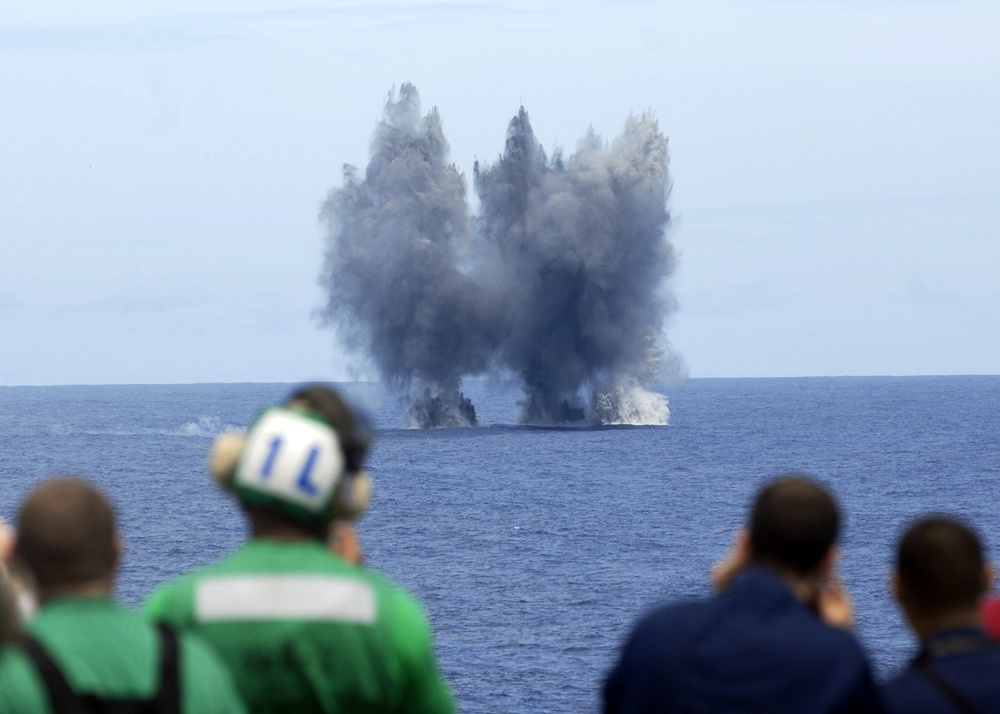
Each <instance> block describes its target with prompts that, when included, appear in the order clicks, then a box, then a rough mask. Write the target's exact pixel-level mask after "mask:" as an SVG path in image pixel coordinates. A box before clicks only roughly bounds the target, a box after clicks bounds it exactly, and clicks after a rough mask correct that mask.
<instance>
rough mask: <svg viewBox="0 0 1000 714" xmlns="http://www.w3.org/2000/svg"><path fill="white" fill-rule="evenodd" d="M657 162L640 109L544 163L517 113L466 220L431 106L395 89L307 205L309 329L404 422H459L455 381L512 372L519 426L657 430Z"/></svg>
mask: <svg viewBox="0 0 1000 714" xmlns="http://www.w3.org/2000/svg"><path fill="white" fill-rule="evenodd" d="M668 160H669V157H668V153H667V140H666V138H665V137H664V136H663V134H662V133H660V131H659V127H658V125H657V122H656V120H655V119H654V118H653V117H652V116H651V115H650V114H644V115H642V116H638V117H636V116H632V117H629V118H628V120H627V122H626V124H625V129H624V131H623V133H622V135H621V136H620V137H618V138H617V139H615V140H614V141H612V142H611V143H610V144H608V143H607V142H605V141H604V140H602V139H600V138H599V137H597V136H596V135H595V134H594V133H593V132H592V131H591V132H588V133H587V135H586V136H585V137H584V138H583V140H581V142H580V144H579V146H578V148H577V150H576V151H575V152H574V153H573V154H572V155H570V156H568V157H565V158H564V157H563V156H562V155H561V154H560V153H558V152H557V153H556V154H555V155H554V156H553V157H552V158H549V157H548V156H547V155H546V153H545V151H544V150H543V149H542V147H541V146H540V145H539V143H538V142H537V140H536V138H535V136H534V133H533V131H532V128H531V124H530V121H529V119H528V114H527V112H526V111H525V110H524V109H523V108H522V109H521V110H520V111H519V112H518V114H517V115H516V116H515V117H514V118H513V119H512V120H511V123H510V127H509V129H508V133H507V140H506V145H505V147H504V152H503V154H502V155H501V156H500V157H499V158H498V159H497V161H496V162H495V163H493V164H480V163H479V162H477V163H476V168H475V176H474V185H475V189H476V192H477V194H478V196H479V202H480V211H479V214H478V215H475V216H473V215H471V213H470V210H469V207H468V202H467V200H466V195H465V190H466V189H465V181H464V177H463V176H462V174H461V173H460V172H459V171H458V170H457V169H456V168H455V166H454V165H453V164H450V163H448V143H447V141H446V139H445V137H444V133H443V131H442V126H441V120H440V117H439V115H438V113H437V111H436V110H431V112H430V113H428V114H427V115H422V114H421V111H420V100H419V96H418V94H417V91H416V89H415V88H414V87H413V86H412V85H409V84H406V85H403V86H402V87H401V89H400V92H399V97H398V99H396V98H395V97H394V96H392V95H390V97H389V100H388V102H387V103H386V108H385V114H384V117H383V119H382V121H381V122H380V123H379V125H378V128H377V129H376V132H375V136H374V138H373V140H372V146H371V160H370V161H369V164H368V166H367V168H366V170H365V172H364V174H361V172H359V171H358V170H357V169H355V168H353V167H350V166H347V167H345V169H344V184H343V186H342V187H341V188H339V189H336V190H334V191H333V192H331V194H330V196H329V198H328V199H327V201H326V203H325V204H324V206H323V210H322V218H323V220H324V222H325V223H326V225H327V227H328V242H327V255H326V262H325V266H324V271H323V276H322V283H323V285H324V287H325V289H326V293H327V301H326V304H325V305H324V307H323V309H322V315H323V318H324V319H325V320H326V321H327V322H331V323H336V324H337V325H338V326H339V327H340V332H341V334H342V335H343V336H344V338H345V342H346V344H347V346H348V347H349V348H351V349H354V350H357V351H360V352H362V353H364V354H367V355H368V356H370V358H371V359H372V361H373V363H374V364H375V366H376V367H377V368H378V370H379V372H380V373H381V375H382V377H383V379H384V380H385V381H387V382H389V383H390V384H392V385H394V386H396V387H397V388H400V389H402V390H406V391H407V392H408V393H409V397H408V399H407V400H406V401H407V404H408V417H407V418H408V423H409V424H410V425H411V426H416V427H433V426H472V425H475V424H476V415H475V408H474V406H473V404H472V403H471V401H470V400H469V399H468V398H466V397H465V396H464V395H463V394H462V393H461V391H460V388H461V380H462V377H464V376H471V375H481V374H487V373H496V372H502V373H506V374H511V373H513V374H515V375H517V376H518V377H519V379H520V382H521V385H522V391H523V392H524V397H523V399H522V400H521V401H520V402H519V404H520V406H521V421H522V422H524V423H531V424H574V423H579V424H586V423H597V424H623V423H628V424H636V423H642V424H665V423H666V421H667V418H668V416H669V410H668V408H667V403H666V398H665V397H663V396H662V395H659V394H656V393H654V392H651V391H650V387H651V386H652V385H653V384H655V383H656V381H657V379H658V377H659V376H661V375H662V374H663V372H664V371H665V368H664V365H665V364H667V363H671V362H673V361H674V358H673V354H672V351H671V349H670V345H669V343H668V342H667V341H666V339H665V337H664V335H663V325H664V321H665V319H666V317H667V316H668V314H669V313H670V311H671V310H672V309H673V307H674V301H673V298H672V297H671V296H670V294H669V293H668V292H667V291H666V289H665V287H664V280H665V278H666V277H667V276H668V275H669V274H670V273H671V272H672V270H673V268H674V254H673V249H672V246H671V245H670V243H669V241H668V240H667V237H666V232H667V228H668V225H669V221H670V217H669V213H668V211H667V198H668V195H669V191H670V178H669V174H668V172H667V163H668Z"/></svg>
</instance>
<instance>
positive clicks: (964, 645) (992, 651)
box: [884, 516, 1000, 714]
mask: <svg viewBox="0 0 1000 714" xmlns="http://www.w3.org/2000/svg"><path fill="white" fill-rule="evenodd" d="M992 580H993V574H992V571H991V569H990V568H989V567H988V566H987V564H986V563H985V562H984V560H983V552H982V546H981V545H980V541H979V538H978V537H977V536H976V534H975V533H974V532H973V531H972V529H971V528H969V527H968V526H966V525H965V524H963V523H961V522H960V521H958V520H955V519H953V518H948V517H943V516H933V517H929V518H924V519H922V520H920V521H918V522H917V523H915V524H914V525H913V526H911V527H910V528H909V529H908V530H907V531H906V533H905V534H904V535H903V538H902V539H901V540H900V542H899V549H898V551H897V555H896V572H895V574H894V575H893V578H892V586H893V594H894V595H895V597H896V601H897V602H898V603H899V605H900V607H901V608H902V610H903V613H904V614H905V615H906V619H907V621H908V622H909V624H910V628H911V629H912V630H913V632H914V634H915V635H916V636H917V637H918V638H919V639H920V652H919V654H918V655H917V656H916V658H915V659H914V660H913V662H912V663H911V664H910V666H909V668H908V669H907V670H906V671H904V672H903V673H901V674H900V675H898V676H897V677H895V678H894V679H892V680H890V681H889V682H888V683H887V684H886V686H885V688H884V695H885V701H886V704H887V706H888V707H889V710H890V711H891V712H898V713H899V714H903V713H904V712H905V713H906V714H938V713H940V714H953V713H959V712H961V713H964V712H978V714H992V713H993V712H997V713H1000V643H997V642H996V641H995V640H992V639H990V638H989V637H987V636H986V634H985V633H984V632H983V629H982V625H981V622H980V618H979V602H980V600H981V599H982V598H983V596H984V595H985V594H986V593H987V592H988V591H989V589H990V586H991V583H992Z"/></svg>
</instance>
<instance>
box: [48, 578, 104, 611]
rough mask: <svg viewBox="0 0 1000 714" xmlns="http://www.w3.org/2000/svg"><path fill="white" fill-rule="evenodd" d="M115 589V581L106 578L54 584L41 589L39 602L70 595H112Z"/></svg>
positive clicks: (94, 596)
mask: <svg viewBox="0 0 1000 714" xmlns="http://www.w3.org/2000/svg"><path fill="white" fill-rule="evenodd" d="M113 591H114V583H113V582H112V581H108V580H106V579H103V578H101V579H96V580H86V581H84V582H80V583H73V584H71V585H52V586H50V587H47V588H42V589H39V591H38V602H39V603H41V604H42V605H45V604H46V603H48V602H50V601H52V600H56V599H59V598H68V597H93V598H106V597H111V593H112V592H113Z"/></svg>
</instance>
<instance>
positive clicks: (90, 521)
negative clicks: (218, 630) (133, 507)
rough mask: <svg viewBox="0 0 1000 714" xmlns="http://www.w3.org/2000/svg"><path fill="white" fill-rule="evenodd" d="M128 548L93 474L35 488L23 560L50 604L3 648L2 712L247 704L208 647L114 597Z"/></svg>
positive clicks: (22, 526) (206, 708)
mask: <svg viewBox="0 0 1000 714" xmlns="http://www.w3.org/2000/svg"><path fill="white" fill-rule="evenodd" d="M121 552H122V543H121V539H120V538H119V537H118V534H117V533H116V530H115V522H114V515H113V513H112V510H111V506H110V504H109V503H108V502H107V500H106V499H105V498H104V496H103V495H102V494H101V493H100V492H99V491H98V490H97V489H96V488H94V487H93V486H92V485H90V484H89V483H87V482H86V481H84V480H82V479H75V478H58V479H52V480H50V481H46V482H44V483H42V484H41V485H40V486H38V487H37V488H35V489H34V490H33V491H32V492H31V493H30V494H29V495H28V497H27V498H26V499H25V501H24V503H23V504H22V506H21V510H20V512H19V514H18V520H17V536H16V540H15V544H14V559H15V560H16V561H17V562H18V564H19V565H20V566H21V567H23V568H25V569H26V571H27V572H29V573H30V574H31V576H32V579H33V581H34V585H35V587H36V589H37V596H38V601H39V603H40V605H41V609H40V610H39V612H38V614H37V615H35V617H34V618H33V619H31V620H30V621H29V622H28V624H27V626H26V632H25V633H24V635H23V636H22V637H19V638H18V639H19V640H20V643H19V644H18V645H13V644H8V645H7V646H6V647H5V649H4V651H3V654H2V656H0V712H3V714H22V713H23V714H44V713H45V712H58V713H59V714H62V712H103V711H109V712H121V713H123V714H124V713H127V712H156V713H158V714H159V713H162V714H166V712H188V713H189V714H196V713H197V714H201V713H202V712H205V713H210V714H234V713H238V712H243V711H244V708H243V705H242V703H241V702H240V700H239V698H238V697H237V695H236V692H235V689H234V688H233V684H232V681H231V679H230V677H229V673H228V672H227V671H226V670H225V668H224V667H223V665H222V664H221V663H220V662H219V660H218V659H217V658H216V656H215V655H214V654H213V653H212V652H211V650H209V648H208V647H206V646H205V645H204V644H202V643H201V642H198V641H196V640H195V639H193V638H191V637H178V636H176V635H174V633H173V632H171V631H169V630H166V629H165V628H164V629H163V630H158V629H157V628H156V627H154V626H152V625H150V624H149V623H148V622H147V621H146V620H145V619H143V618H142V617H140V616H139V615H135V614H133V613H130V612H128V611H126V610H125V609H123V608H122V607H120V606H119V605H117V604H116V603H115V602H114V600H113V599H112V598H111V593H112V589H113V587H114V581H115V575H116V573H117V569H118V564H119V561H120V559H121Z"/></svg>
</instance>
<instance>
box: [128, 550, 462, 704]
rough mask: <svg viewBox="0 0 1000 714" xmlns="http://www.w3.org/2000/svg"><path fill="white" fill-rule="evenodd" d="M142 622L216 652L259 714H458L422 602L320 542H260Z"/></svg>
mask: <svg viewBox="0 0 1000 714" xmlns="http://www.w3.org/2000/svg"><path fill="white" fill-rule="evenodd" d="M145 612H146V614H147V616H149V617H150V618H151V619H153V620H156V621H160V622H164V623H166V624H168V625H172V626H174V627H176V628H178V629H180V630H191V631H194V632H196V633H198V635H200V636H201V637H202V638H203V639H204V640H205V641H207V642H208V643H209V644H210V645H211V646H212V647H213V648H214V649H215V650H216V651H217V652H218V653H219V655H220V656H221V657H222V659H223V661H224V662H225V663H226V664H227V665H228V666H229V670H230V672H232V675H233V679H234V681H235V683H236V688H237V689H238V690H239V692H240V694H241V695H242V697H243V699H244V701H246V703H247V706H248V708H249V709H250V710H251V711H253V712H261V713H271V712H297V713H299V714H310V713H311V712H324V713H326V714H334V713H339V712H351V713H352V714H354V713H357V714H375V713H379V714H389V713H393V712H407V713H408V714H447V713H450V712H453V711H454V708H455V706H454V702H453V699H452V695H451V691H450V689H449V687H448V685H447V684H446V683H445V682H444V680H443V679H442V677H441V673H440V671H439V670H438V666H437V662H436V659H435V657H434V650H433V645H432V641H431V630H430V626H429V624H428V622H427V619H426V616H425V615H424V612H423V609H422V608H421V606H420V604H419V603H418V602H417V600H416V599H415V598H413V597H412V596H411V595H410V594H409V593H407V592H406V591H404V590H402V589H401V588H399V587H397V586H395V585H393V584H392V583H390V582H389V581H388V580H386V579H385V578H383V577H382V576H380V575H379V574H377V573H375V572H373V571H371V570H367V569H365V568H362V567H359V566H355V565H352V564H350V563H347V562H345V561H343V560H341V559H340V558H338V557H337V556H335V555H333V554H332V553H330V552H329V551H328V550H327V549H326V546H325V545H324V544H323V543H321V542H319V541H297V542H294V543H288V542H278V541H275V540H270V539H265V538H257V539H252V540H250V541H249V542H248V543H247V544H245V545H244V546H242V547H241V548H240V549H239V550H237V551H235V552H234V553H232V554H231V555H229V556H228V557H226V558H224V559H223V560H222V561H220V562H218V563H216V564H214V565H211V566H208V567H206V568H203V569H201V570H198V571H195V572H193V573H189V574H187V575H185V576H182V577H181V578H179V579H178V580H175V581H173V582H171V583H168V584H166V585H164V586H162V587H160V588H159V589H157V590H156V591H155V592H154V593H153V594H152V595H151V596H150V597H149V599H148V600H147V601H146V604H145Z"/></svg>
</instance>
